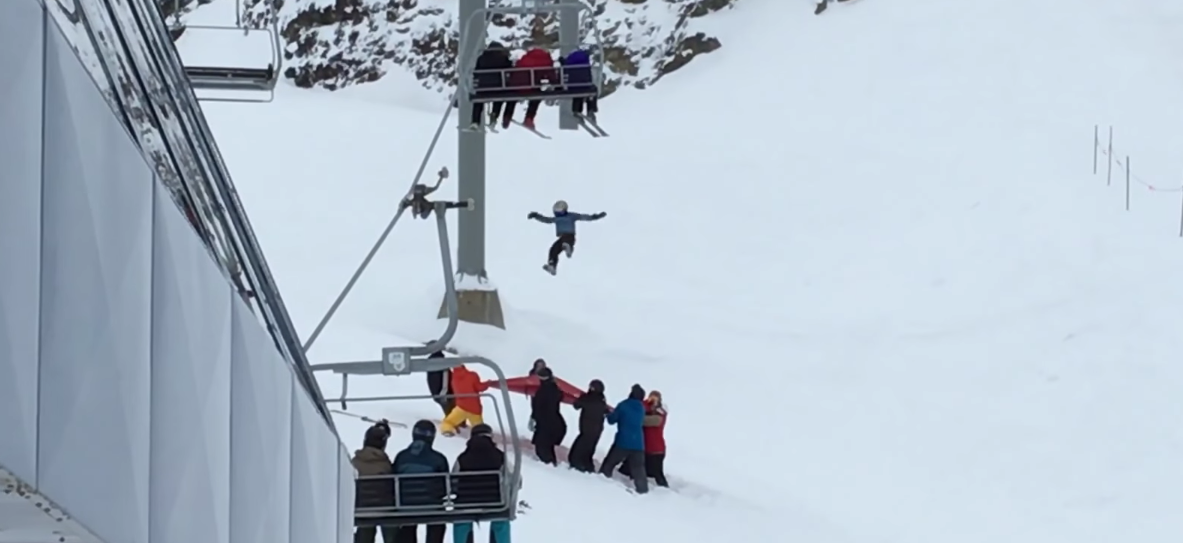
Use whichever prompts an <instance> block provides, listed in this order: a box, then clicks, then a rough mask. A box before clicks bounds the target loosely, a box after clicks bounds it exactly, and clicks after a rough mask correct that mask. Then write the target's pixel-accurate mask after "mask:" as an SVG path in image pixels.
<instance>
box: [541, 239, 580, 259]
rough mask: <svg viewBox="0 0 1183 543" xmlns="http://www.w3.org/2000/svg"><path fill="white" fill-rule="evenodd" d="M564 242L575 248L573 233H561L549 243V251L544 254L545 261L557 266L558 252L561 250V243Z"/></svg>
mask: <svg viewBox="0 0 1183 543" xmlns="http://www.w3.org/2000/svg"><path fill="white" fill-rule="evenodd" d="M564 244H566V245H568V246H570V247H571V248H572V249H574V248H575V234H562V235H560V236H559V237H558V238H557V239H555V242H554V243H552V244H550V252H548V253H547V254H546V263H547V264H550V265H551V266H555V267H557V266H558V265H559V254H560V253H562V252H563V245H564Z"/></svg>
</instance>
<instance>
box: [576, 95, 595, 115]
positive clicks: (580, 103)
mask: <svg viewBox="0 0 1183 543" xmlns="http://www.w3.org/2000/svg"><path fill="white" fill-rule="evenodd" d="M585 105H586V106H587V114H588V115H589V116H592V117H594V116H595V115H596V113H599V112H600V104H599V101H597V100H596V97H595V96H590V97H587V98H572V99H571V110H572V111H574V112H575V114H576V115H583V112H584V106H585Z"/></svg>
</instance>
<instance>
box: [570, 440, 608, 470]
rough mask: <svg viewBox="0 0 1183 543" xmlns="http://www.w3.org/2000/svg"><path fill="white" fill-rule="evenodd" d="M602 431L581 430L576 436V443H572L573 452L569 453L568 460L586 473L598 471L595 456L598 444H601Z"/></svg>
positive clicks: (573, 466) (572, 465)
mask: <svg viewBox="0 0 1183 543" xmlns="http://www.w3.org/2000/svg"><path fill="white" fill-rule="evenodd" d="M601 434H602V431H601V432H595V433H591V432H587V433H584V432H581V433H580V434H579V435H578V436H575V443H572V444H571V452H570V454H568V455H567V462H569V463H570V464H571V467H572V468H575V469H577V470H579V471H582V472H584V473H591V472H593V471H596V461H595V459H594V458H593V457H594V456H595V454H596V446H598V445H599V444H600V435H601Z"/></svg>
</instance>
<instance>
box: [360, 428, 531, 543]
mask: <svg viewBox="0 0 1183 543" xmlns="http://www.w3.org/2000/svg"><path fill="white" fill-rule="evenodd" d="M435 436H436V428H435V423H433V422H431V421H430V420H421V421H419V422H416V423H415V426H414V427H412V428H411V443H410V444H409V445H408V446H407V447H406V448H405V449H403V450H401V451H399V452H398V454H396V455H395V456H394V460H393V461H392V460H391V459H390V457H389V455H387V453H386V445H387V441H388V440H389V438H390V423H389V422H387V421H385V420H383V421H379V422H378V423H377V424H375V425H373V426H371V427H370V428H369V429H368V430H366V434H365V439H364V441H363V443H362V448H361V449H359V450H357V451H356V452H355V453H354V455H353V468H354V469H356V470H357V473H358V476H359V477H358V481H357V484H356V492H357V494H356V497H355V506H356V507H357V508H359V509H361V508H390V510H391V511H392V512H393V511H394V510H396V509H398V508H422V507H428V508H430V507H434V506H439V507H443V506H444V504H445V503H446V502H448V501H449V500H450V502H451V504H452V506H453V510H454V511H455V510H463V509H464V508H466V507H473V508H479V507H483V506H487V504H491V503H499V502H500V501H501V500H502V492H501V480H500V478H499V477H498V476H497V475H495V474H486V473H473V472H493V471H502V470H504V469H505V453H504V452H503V451H502V450H501V449H499V448H497V443H496V442H495V441H494V440H493V428H491V427H490V426H489V425H488V424H484V423H476V424H474V425H473V426H472V428H471V431H470V432H469V438H468V443H467V445H466V446H465V449H464V452H462V453H460V454H459V455H458V456H457V457H456V461H455V462H454V463H453V464H452V465H451V469H449V464H448V458H447V457H446V456H444V454H443V453H441V452H439V451H437V450H435V448H434V446H433V445H434V442H435ZM449 473H451V474H453V475H448V474H449ZM433 474H438V475H439V476H437V477H432V476H431V475H433ZM391 475H394V476H399V475H419V477H393V478H392V477H389V476H391ZM449 478H450V479H451V484H450V485H449V484H448V483H449V481H448V479H449ZM449 486H450V489H449ZM449 490H450V491H451V494H450V495H449ZM447 529H448V526H447V525H446V524H429V525H428V526H427V542H426V543H443V542H444V537H445V536H446V535H447ZM379 530H381V531H382V541H383V542H384V543H418V533H417V532H418V530H419V526H418V525H403V526H397V527H395V526H382V527H380V528H379V527H365V526H363V527H359V528H357V529H356V531H355V532H354V535H353V541H354V543H374V541H375V538H376V536H377V534H378V531H379ZM472 532H473V526H472V523H471V522H457V523H454V524H452V541H453V543H472V541H473V536H472ZM489 541H490V543H510V531H509V521H506V520H494V521H492V522H491V523H490V532H489Z"/></svg>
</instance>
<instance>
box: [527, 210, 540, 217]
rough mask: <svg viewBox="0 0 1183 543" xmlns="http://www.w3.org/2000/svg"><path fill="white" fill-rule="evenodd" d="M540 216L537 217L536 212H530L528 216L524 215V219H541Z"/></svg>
mask: <svg viewBox="0 0 1183 543" xmlns="http://www.w3.org/2000/svg"><path fill="white" fill-rule="evenodd" d="M541 216H542V215H539V214H538V212H537V211H531V212H530V214H529V215H526V218H527V219H537V218H538V217H541Z"/></svg>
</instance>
